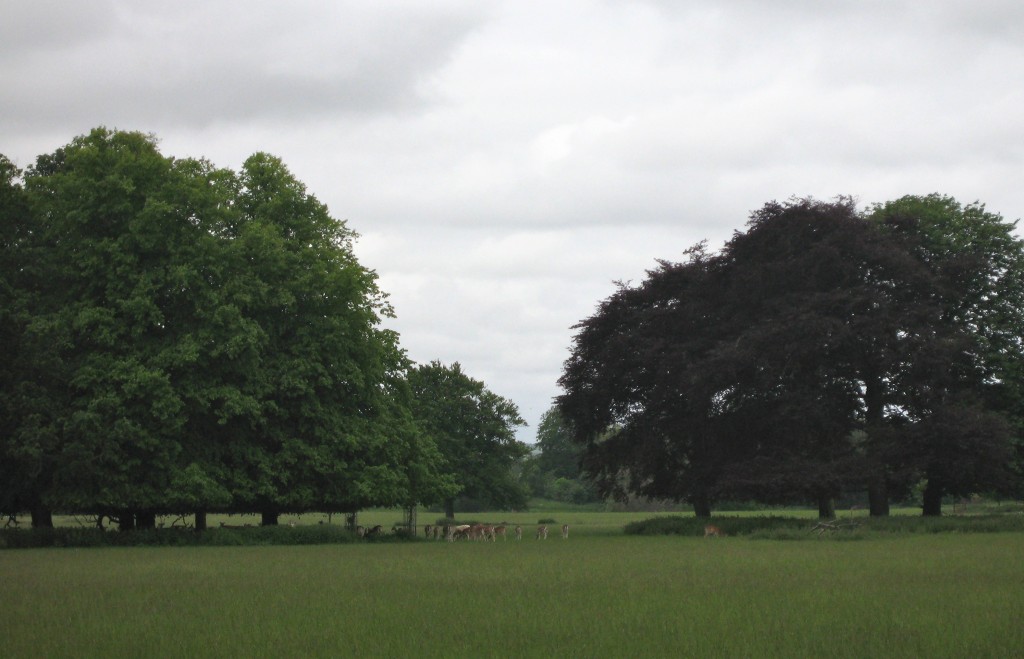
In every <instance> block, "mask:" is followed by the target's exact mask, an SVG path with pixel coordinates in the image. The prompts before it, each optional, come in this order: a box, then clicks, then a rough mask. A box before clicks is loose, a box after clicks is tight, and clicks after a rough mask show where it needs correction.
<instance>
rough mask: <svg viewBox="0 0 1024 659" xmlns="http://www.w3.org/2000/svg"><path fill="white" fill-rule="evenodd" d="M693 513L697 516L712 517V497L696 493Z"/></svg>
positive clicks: (693, 500)
mask: <svg viewBox="0 0 1024 659" xmlns="http://www.w3.org/2000/svg"><path fill="white" fill-rule="evenodd" d="M692 502H693V513H694V514H695V515H696V516H697V517H701V518H707V517H711V499H710V498H709V497H708V495H706V494H703V493H701V494H695V495H694V496H693V499H692Z"/></svg>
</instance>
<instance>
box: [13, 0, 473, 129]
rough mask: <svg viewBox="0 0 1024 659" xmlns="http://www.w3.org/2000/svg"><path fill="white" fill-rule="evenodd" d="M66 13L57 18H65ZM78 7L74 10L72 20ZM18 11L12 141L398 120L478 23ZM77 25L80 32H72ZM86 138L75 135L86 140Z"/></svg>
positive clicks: (421, 16) (238, 7)
mask: <svg viewBox="0 0 1024 659" xmlns="http://www.w3.org/2000/svg"><path fill="white" fill-rule="evenodd" d="M64 6H65V5H64V3H61V5H60V7H61V8H62V10H63V8H64ZM76 7H77V9H75V8H76ZM82 7H84V5H78V4H74V5H72V9H71V11H70V15H69V16H65V15H63V13H62V10H61V11H57V7H56V5H54V4H52V3H46V2H44V3H40V4H39V5H35V4H33V5H30V6H20V5H19V6H18V8H17V11H16V12H13V18H14V20H13V21H11V22H10V23H6V22H5V27H4V28H3V30H4V33H3V35H2V36H4V37H11V36H14V33H15V32H16V33H17V36H16V38H14V39H13V40H12V41H11V42H9V43H7V44H6V45H5V46H4V55H5V59H6V60H7V61H8V62H9V63H10V62H11V61H12V60H17V62H16V66H10V65H8V66H7V67H5V69H6V73H4V74H2V76H0V83H2V84H0V104H2V105H3V106H4V107H5V109H6V112H5V115H6V116H5V120H6V121H8V122H9V123H11V124H12V128H16V129H21V130H24V129H29V128H32V129H39V128H48V127H51V126H54V125H58V124H60V125H68V124H70V125H80V126H83V128H82V131H84V130H87V129H88V128H89V127H90V126H92V125H98V124H105V125H116V126H119V127H125V128H135V127H136V124H137V123H139V121H140V119H143V118H144V120H145V121H146V123H147V124H149V125H153V126H156V125H158V126H160V127H164V128H175V129H178V128H185V127H190V126H191V127H204V126H209V125H222V124H238V123H246V122H256V121H288V120H299V121H305V120H308V119H310V118H316V117H318V116H325V115H330V116H333V117H336V118H337V117H338V116H353V115H354V116H360V115H362V116H365V115H369V114H372V113H379V112H386V113H387V112H404V111H410V110H414V109H417V108H421V107H423V106H424V105H425V104H427V103H429V102H430V99H429V98H428V96H427V95H426V94H424V91H423V82H424V80H425V78H427V77H429V75H430V74H431V73H432V72H433V71H435V70H436V69H437V68H438V67H440V66H443V65H444V64H445V62H447V61H448V60H449V59H450V58H451V57H452V55H453V53H454V51H455V49H456V48H457V47H458V45H459V43H460V42H461V41H462V40H463V39H464V38H465V36H466V35H467V34H468V33H469V32H471V31H472V30H473V29H474V27H475V26H476V25H477V24H478V23H479V22H480V20H481V18H482V12H481V11H479V10H477V9H475V8H474V7H473V5H472V4H470V3H463V4H462V5H461V6H460V5H458V4H456V3H446V4H436V3H435V4H433V5H424V6H420V5H419V4H410V3H393V2H392V3H388V2H385V3H372V4H368V3H361V2H343V3H342V2H339V3H330V4H328V5H324V4H322V3H312V2H290V3H287V4H277V3H269V4H263V5H261V6H258V7H255V6H254V7H252V8H251V9H250V8H249V7H250V6H249V5H242V4H234V3H208V2H196V1H192V2H176V3H172V4H160V3H142V4H139V3H127V2H122V3H118V2H108V3H103V4H100V5H97V6H90V7H89V9H90V10H91V11H90V12H86V11H84V10H83V9H82ZM82 18H84V20H79V19H82ZM82 131H80V132H82Z"/></svg>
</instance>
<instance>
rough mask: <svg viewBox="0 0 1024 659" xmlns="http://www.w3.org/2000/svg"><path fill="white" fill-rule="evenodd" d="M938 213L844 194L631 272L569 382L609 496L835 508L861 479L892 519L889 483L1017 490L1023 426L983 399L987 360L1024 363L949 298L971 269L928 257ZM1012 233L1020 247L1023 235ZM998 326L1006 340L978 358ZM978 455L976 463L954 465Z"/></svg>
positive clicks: (785, 207)
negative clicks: (636, 281)
mask: <svg viewBox="0 0 1024 659" xmlns="http://www.w3.org/2000/svg"><path fill="white" fill-rule="evenodd" d="M925 226H926V225H925V224H924V223H923V222H921V221H920V220H919V219H915V218H909V217H906V216H904V217H903V218H902V219H901V220H900V221H895V220H890V219H887V218H885V217H883V212H882V210H881V209H875V212H874V213H873V215H872V217H871V218H870V219H869V218H866V217H864V216H863V215H862V214H859V213H858V212H857V211H856V209H855V208H854V206H853V203H852V202H851V201H850V200H847V199H839V200H837V201H835V202H830V203H825V202H818V201H813V200H794V201H791V202H788V203H784V204H779V203H770V204H767V205H765V207H763V208H762V209H760V210H758V211H757V212H755V213H754V214H753V215H752V216H751V219H750V222H749V223H748V226H747V230H746V231H745V232H737V233H736V234H735V235H734V237H733V238H732V240H730V241H729V242H728V243H727V244H726V245H725V247H724V248H723V249H722V250H721V252H719V253H717V254H710V253H708V252H707V250H706V248H705V247H704V246H703V245H698V246H696V247H694V248H692V249H691V250H689V252H688V253H687V255H688V258H687V260H686V261H684V262H681V263H673V262H668V261H662V262H659V267H658V269H656V270H654V271H651V272H649V273H648V277H647V279H646V280H645V281H644V282H642V283H641V284H640V285H637V286H628V285H620V287H619V289H618V291H616V293H615V294H613V295H612V296H611V297H610V298H608V299H607V300H605V301H604V302H602V303H601V305H600V307H599V309H598V311H597V312H596V313H595V314H594V315H593V316H592V317H590V318H587V319H585V320H583V321H581V322H580V323H579V324H578V325H577V326H576V330H577V334H576V337H575V340H574V345H573V348H572V351H571V355H570V357H569V359H568V360H567V361H566V364H565V367H564V371H563V375H562V377H561V379H560V384H561V386H562V387H563V390H564V393H563V394H562V395H561V396H560V397H559V399H558V407H559V410H560V411H561V412H562V414H563V415H564V417H565V418H566V420H567V421H568V422H569V424H570V426H571V427H572V429H573V435H574V439H575V441H577V442H578V443H579V444H580V445H581V446H582V447H583V448H584V452H583V464H584V468H585V470H586V472H587V473H588V474H589V475H590V476H592V477H593V478H594V479H595V480H596V482H597V483H598V485H599V487H600V489H601V491H602V492H604V493H607V494H617V495H620V496H624V495H625V494H627V493H635V494H640V495H644V496H650V497H661V498H672V499H676V500H688V501H691V502H692V503H693V504H694V505H695V507H696V509H697V511H698V514H701V515H708V514H710V506H711V502H712V501H713V500H715V499H716V498H722V497H726V496H729V497H749V498H753V499H759V500H762V501H771V502H783V501H793V500H808V499H809V500H812V501H817V502H818V503H819V507H820V510H821V512H822V514H823V515H828V514H831V510H830V503H829V502H830V501H831V500H832V499H833V498H834V497H835V496H836V495H838V494H839V493H840V492H841V491H848V490H851V489H861V488H863V489H867V490H868V491H869V492H870V494H871V496H870V497H869V498H870V503H871V510H872V513H873V514H886V513H887V512H888V497H889V495H890V493H891V491H892V490H896V491H900V490H903V491H905V490H906V489H908V488H909V487H910V485H911V484H913V483H914V482H915V481H916V480H917V479H921V478H927V479H929V483H930V484H932V485H934V486H935V488H937V491H938V492H939V493H950V494H952V493H956V492H959V491H962V490H963V489H964V488H965V487H966V488H971V489H974V490H977V489H979V488H985V487H988V488H1002V487H1005V486H1006V485H1007V478H1008V477H1009V473H1008V470H1007V469H1006V465H1007V458H1008V457H1009V455H1010V454H1009V450H1010V448H1011V439H1010V435H1009V434H1008V432H1006V431H1005V428H1006V427H1007V426H1006V424H1005V419H1003V417H1002V416H1000V415H999V414H998V411H996V410H994V409H993V406H992V405H986V404H985V401H987V400H990V399H991V398H992V396H990V395H989V394H988V390H989V389H991V388H992V386H994V385H993V383H994V378H993V375H992V373H993V372H994V371H993V368H994V366H992V365H994V364H1003V363H1010V364H1019V361H1018V360H1017V359H1016V357H1014V356H1012V355H1009V354H1008V351H1007V350H1006V349H1005V345H1007V344H1012V343H1013V342H1012V340H1010V338H1009V336H1010V334H1011V333H1012V330H1008V329H1007V328H997V327H993V326H992V323H989V322H987V321H986V322H985V323H982V322H981V321H980V319H981V318H988V319H990V320H994V319H995V318H1002V314H1000V313H992V314H991V315H990V316H986V315H985V313H984V312H982V311H981V310H980V308H979V310H977V311H976V312H975V313H974V314H973V315H972V318H973V321H971V322H963V321H962V318H963V310H962V309H961V310H960V313H957V312H956V311H954V310H953V308H952V307H951V301H953V300H962V299H963V297H962V292H961V291H962V287H963V286H964V283H963V282H965V281H968V280H969V279H970V278H965V277H964V276H963V275H962V270H961V271H960V272H961V276H959V277H953V276H950V275H949V273H950V272H951V271H955V270H956V268H955V267H953V266H952V265H950V267H949V268H940V267H936V265H935V259H934V258H932V259H929V258H927V255H928V254H933V253H934V249H933V250H932V251H929V249H928V245H929V241H928V236H929V233H928V231H927V230H926V229H925V228H924V227H925ZM1000 226H1002V229H1001V231H1004V232H1005V231H1007V230H1008V229H1007V227H1006V226H1005V225H1000ZM996 233H999V232H998V231H997V232H996ZM967 242H969V241H967ZM1002 245H1003V248H1004V249H1003V252H1004V254H1005V255H1006V257H1007V258H1011V259H1018V258H1020V255H1019V252H1020V244H1019V242H1012V241H1010V242H1005V243H1002ZM966 262H967V259H961V260H957V264H959V266H960V268H963V267H966V266H965V265H964V264H965V263H966ZM974 263H975V264H976V263H977V261H975V262H974ZM975 268H977V266H976V265H975ZM968 271H971V272H973V270H970V268H968ZM986 277H987V275H979V277H978V278H976V279H974V280H973V281H975V286H979V284H978V283H977V282H978V279H980V280H986V281H987V279H986ZM958 287H961V288H958ZM990 292H991V289H990ZM974 299H976V300H977V301H978V304H979V305H980V306H982V307H983V306H985V305H986V304H988V302H987V298H986V297H985V295H984V294H982V295H977V296H975V298H974ZM1021 311H1022V309H1020V308H1019V307H1018V308H1017V309H1016V313H1017V316H1016V317H1017V318H1018V319H1019V318H1020V312H1021ZM1007 313H1012V312H1010V311H1007ZM980 324H987V327H986V329H984V330H981V329H979V327H980ZM988 334H993V335H995V336H999V337H1003V338H1004V341H1003V343H1002V344H1000V345H1001V346H1003V347H1001V348H999V349H995V350H994V353H993V355H992V357H991V358H990V359H979V358H978V350H979V336H987V335H988ZM1018 336H1019V335H1018ZM985 345H991V342H986V343H985ZM1011 370H1012V369H1009V368H1003V369H1002V370H1000V371H999V373H1000V374H1003V375H1005V374H1007V373H1009V372H1011ZM1005 388H1006V387H1003V389H1005ZM1004 394H1005V396H1004V397H1006V398H1009V399H1011V400H1014V395H1013V394H1008V393H1006V392H1004ZM1016 400H1019V399H1016ZM1004 407H1005V406H1004ZM941 415H947V417H948V418H956V419H957V420H958V422H957V423H956V424H952V425H944V426H943V427H944V428H946V429H947V431H948V432H947V434H949V435H951V436H950V437H948V438H947V439H945V440H940V439H939V438H938V437H937V436H936V435H934V434H933V433H930V432H927V431H926V429H927V428H929V427H935V425H936V424H937V423H938V419H939V418H940V417H941ZM954 437H955V439H954ZM972 437H973V438H976V439H975V440H974V441H971V440H970V438H972ZM982 438H985V439H984V440H983V439H982ZM964 442H968V444H965V443H964ZM968 453H969V454H971V456H972V457H973V458H975V459H976V462H977V465H976V468H975V469H974V470H973V471H972V472H971V473H972V475H971V476H970V477H964V478H960V479H959V480H955V481H954V480H953V479H951V478H949V477H948V475H947V476H940V473H941V474H948V471H949V470H948V469H947V470H944V471H943V470H940V469H939V468H938V467H937V465H938V464H940V463H946V464H949V463H951V462H955V461H958V460H963V459H965V457H966V454H968ZM926 512H932V511H931V509H929V508H928V507H927V506H926Z"/></svg>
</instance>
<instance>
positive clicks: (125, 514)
mask: <svg viewBox="0 0 1024 659" xmlns="http://www.w3.org/2000/svg"><path fill="white" fill-rule="evenodd" d="M117 528H118V530H119V531H134V530H135V513H133V512H131V511H130V510H122V511H121V512H120V514H118V516H117Z"/></svg>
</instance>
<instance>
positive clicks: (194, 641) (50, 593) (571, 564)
mask: <svg viewBox="0 0 1024 659" xmlns="http://www.w3.org/2000/svg"><path fill="white" fill-rule="evenodd" d="M577 514H578V515H584V513H577ZM482 517H483V516H482ZM533 517H534V516H533V515H531V517H530V518H529V523H530V524H534V523H535V522H536V519H533ZM551 517H555V518H560V517H564V518H565V519H564V521H566V522H569V523H570V524H575V526H574V531H573V533H572V534H571V537H570V539H569V540H568V541H563V540H561V538H558V537H554V538H552V539H549V540H547V541H546V542H540V541H536V540H533V539H532V538H531V539H528V540H524V541H523V542H519V543H517V542H515V541H513V540H509V541H507V542H502V541H501V540H499V541H498V542H496V543H479V542H476V543H474V542H459V543H453V544H450V543H446V542H436V543H433V542H430V543H428V542H417V543H397V544H396V543H389V544H355V545H331V546H304V547H237V548H234V547H233V548H219V547H208V548H198V547H193V548H137V549H122V548H107V549H85V550H83V549H43V550H17V551H2V552H0V570H2V574H3V575H4V582H3V589H2V596H0V654H2V656H4V657H41V656H46V657H59V656H74V657H114V656H117V657H122V656H131V657H203V656H210V657H254V656H258V657H292V656H458V657H461V656H476V657H478V656H536V657H553V656H582V657H669V656H672V657H680V656H731V657H773V656H774V657H812V656H818V657H972V658H973V657H1011V656H1019V655H1020V652H1021V648H1024V627H1022V626H1021V624H1020V620H1021V615H1022V613H1024V561H1022V560H1021V556H1022V555H1024V535H1022V534H1011V533H997V534H985V535H967V534H964V535H957V534H944V535H921V536H905V537H894V538H886V539H867V540H860V541H857V542H831V541H820V540H807V541H796V542H792V541H791V542H775V541H764V540H748V539H743V538H721V539H709V540H704V539H703V538H698V537H693V538H690V537H678V536H669V537H635V536H624V535H622V534H621V532H612V531H611V530H610V528H611V527H610V525H607V524H605V523H603V522H604V518H602V517H595V518H592V519H590V520H589V521H591V522H592V523H591V524H587V523H586V522H587V521H588V519H587V518H585V517H578V518H574V519H573V518H570V516H569V515H557V514H553V515H551ZM422 521H423V520H422V519H421V522H422ZM508 521H511V522H513V523H515V522H517V521H519V522H520V523H524V526H526V524H525V522H527V520H526V519H524V520H508ZM562 521H563V520H562V519H559V522H562ZM621 523H622V522H621V517H620V518H619V522H618V528H619V529H621ZM577 531H578V532H577Z"/></svg>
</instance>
